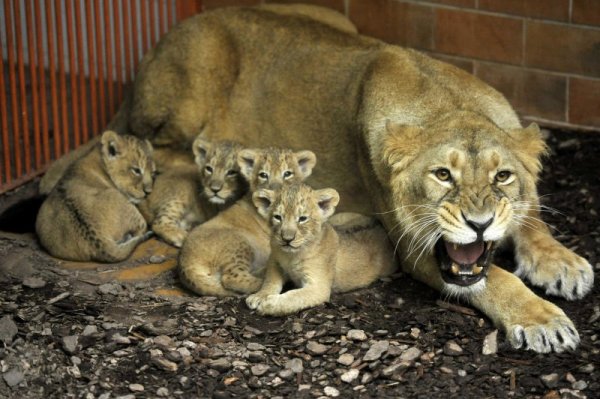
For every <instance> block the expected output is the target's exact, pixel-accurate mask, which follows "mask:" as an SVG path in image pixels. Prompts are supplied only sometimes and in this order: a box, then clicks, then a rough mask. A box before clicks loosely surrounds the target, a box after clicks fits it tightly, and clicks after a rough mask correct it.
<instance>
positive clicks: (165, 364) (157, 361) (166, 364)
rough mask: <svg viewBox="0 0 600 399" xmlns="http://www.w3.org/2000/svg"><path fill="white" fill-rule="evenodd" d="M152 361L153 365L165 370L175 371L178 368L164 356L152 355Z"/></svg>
mask: <svg viewBox="0 0 600 399" xmlns="http://www.w3.org/2000/svg"><path fill="white" fill-rule="evenodd" d="M152 363H154V365H155V366H156V367H158V368H159V369H162V370H166V371H172V372H175V371H177V368H178V366H177V363H173V362H172V361H170V360H168V359H165V358H164V357H152Z"/></svg>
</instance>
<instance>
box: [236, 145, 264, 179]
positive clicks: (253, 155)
mask: <svg viewBox="0 0 600 399" xmlns="http://www.w3.org/2000/svg"><path fill="white" fill-rule="evenodd" d="M258 153H259V150H254V149H249V148H246V149H243V150H241V151H240V152H239V153H238V157H237V163H238V166H239V167H240V172H241V173H242V176H244V177H245V178H246V180H248V181H250V180H251V179H252V171H253V170H254V165H255V164H256V160H257V158H258Z"/></svg>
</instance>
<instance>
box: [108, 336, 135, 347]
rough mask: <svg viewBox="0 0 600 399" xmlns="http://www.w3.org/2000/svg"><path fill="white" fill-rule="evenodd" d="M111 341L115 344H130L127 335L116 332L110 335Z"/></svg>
mask: <svg viewBox="0 0 600 399" xmlns="http://www.w3.org/2000/svg"><path fill="white" fill-rule="evenodd" d="M111 341H112V342H114V343H116V344H121V345H129V344H131V340H130V339H129V338H127V337H124V336H122V335H121V334H119V333H117V334H113V336H112V337H111Z"/></svg>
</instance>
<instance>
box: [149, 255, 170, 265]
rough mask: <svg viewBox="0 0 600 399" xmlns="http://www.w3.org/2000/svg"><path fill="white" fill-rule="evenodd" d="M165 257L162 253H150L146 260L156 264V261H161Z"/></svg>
mask: <svg viewBox="0 0 600 399" xmlns="http://www.w3.org/2000/svg"><path fill="white" fill-rule="evenodd" d="M165 259H166V258H165V257H164V256H162V255H152V256H151V257H150V259H148V262H150V263H154V264H156V263H163V262H164V261H165Z"/></svg>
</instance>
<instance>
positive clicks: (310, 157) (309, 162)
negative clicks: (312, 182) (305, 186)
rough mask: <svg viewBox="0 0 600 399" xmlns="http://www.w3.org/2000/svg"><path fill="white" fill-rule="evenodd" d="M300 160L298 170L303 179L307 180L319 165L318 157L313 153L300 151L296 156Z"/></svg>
mask: <svg viewBox="0 0 600 399" xmlns="http://www.w3.org/2000/svg"><path fill="white" fill-rule="evenodd" d="M294 155H295V156H296V159H297V160H298V168H299V169H300V173H302V177H303V178H304V179H306V178H307V177H308V176H310V175H311V173H312V170H313V168H314V167H315V165H316V164H317V156H316V155H315V153H314V152H312V151H308V150H307V151H298V152H296V153H295V154H294Z"/></svg>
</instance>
